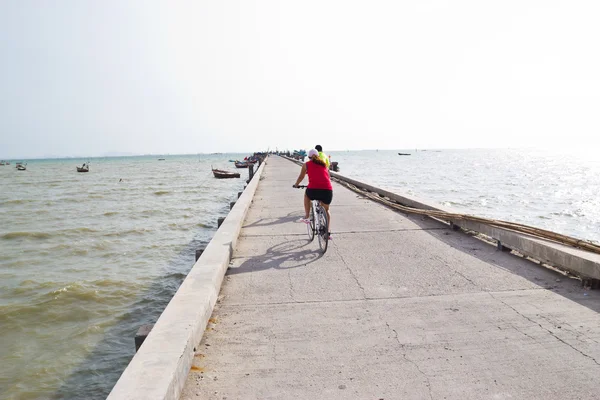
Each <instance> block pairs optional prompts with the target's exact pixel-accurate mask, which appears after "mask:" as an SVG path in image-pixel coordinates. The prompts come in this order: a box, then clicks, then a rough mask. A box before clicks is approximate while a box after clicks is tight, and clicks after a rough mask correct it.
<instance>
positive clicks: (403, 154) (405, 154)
mask: <svg viewBox="0 0 600 400" xmlns="http://www.w3.org/2000/svg"><path fill="white" fill-rule="evenodd" d="M398 155H399V156H410V153H398Z"/></svg>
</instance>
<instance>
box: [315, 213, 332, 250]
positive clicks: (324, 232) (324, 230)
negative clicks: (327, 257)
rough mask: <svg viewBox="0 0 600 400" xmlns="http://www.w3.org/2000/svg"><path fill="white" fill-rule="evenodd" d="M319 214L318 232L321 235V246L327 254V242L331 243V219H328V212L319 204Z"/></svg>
mask: <svg viewBox="0 0 600 400" xmlns="http://www.w3.org/2000/svg"><path fill="white" fill-rule="evenodd" d="M317 215H318V218H319V232H317V235H318V236H319V247H320V248H321V251H322V252H323V254H325V252H326V251H327V244H328V243H329V221H328V220H327V212H326V211H325V209H324V208H323V206H321V205H319V210H318V211H317Z"/></svg>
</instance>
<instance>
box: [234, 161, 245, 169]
mask: <svg viewBox="0 0 600 400" xmlns="http://www.w3.org/2000/svg"><path fill="white" fill-rule="evenodd" d="M235 167H236V168H248V163H247V162H239V161H236V162H235Z"/></svg>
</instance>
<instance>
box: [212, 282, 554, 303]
mask: <svg viewBox="0 0 600 400" xmlns="http://www.w3.org/2000/svg"><path fill="white" fill-rule="evenodd" d="M540 290H541V291H544V290H546V289H544V288H542V287H540V288H534V289H532V288H526V289H509V290H497V291H495V292H485V291H481V292H464V293H452V294H447V293H444V294H429V295H424V296H391V297H365V298H364V299H341V300H305V301H276V302H272V303H244V304H235V303H234V304H227V305H223V306H222V307H231V308H240V307H246V306H253V307H254V306H265V307H272V306H283V305H290V304H333V303H349V302H360V301H386V300H413V299H426V298H433V297H445V296H447V297H452V296H460V295H474V294H483V293H487V294H490V293H516V292H525V291H540Z"/></svg>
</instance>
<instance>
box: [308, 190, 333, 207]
mask: <svg viewBox="0 0 600 400" xmlns="http://www.w3.org/2000/svg"><path fill="white" fill-rule="evenodd" d="M306 196H308V198H309V199H311V200H319V201H322V202H323V203H325V204H331V200H333V190H327V189H306Z"/></svg>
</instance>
